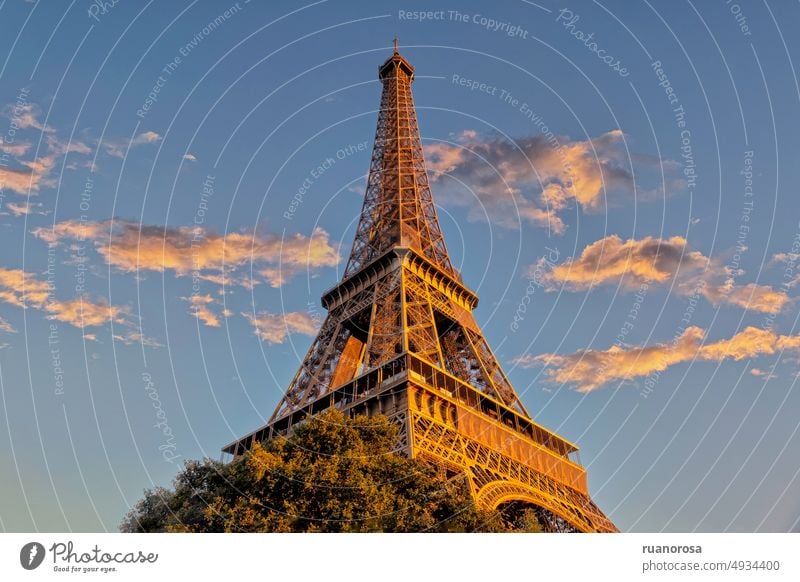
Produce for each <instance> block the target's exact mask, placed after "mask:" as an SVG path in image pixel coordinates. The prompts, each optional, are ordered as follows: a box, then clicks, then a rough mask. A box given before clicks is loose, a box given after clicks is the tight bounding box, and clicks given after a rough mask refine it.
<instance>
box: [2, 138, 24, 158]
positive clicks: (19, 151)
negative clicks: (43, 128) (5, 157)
mask: <svg viewBox="0 0 800 582" xmlns="http://www.w3.org/2000/svg"><path fill="white" fill-rule="evenodd" d="M30 149H31V144H29V143H26V142H20V143H13V142H12V143H6V142H5V141H3V138H2V137H0V152H3V153H5V154H9V155H12V156H14V157H15V158H18V157H21V156H24V155H25V154H27V153H28V151H29V150H30Z"/></svg>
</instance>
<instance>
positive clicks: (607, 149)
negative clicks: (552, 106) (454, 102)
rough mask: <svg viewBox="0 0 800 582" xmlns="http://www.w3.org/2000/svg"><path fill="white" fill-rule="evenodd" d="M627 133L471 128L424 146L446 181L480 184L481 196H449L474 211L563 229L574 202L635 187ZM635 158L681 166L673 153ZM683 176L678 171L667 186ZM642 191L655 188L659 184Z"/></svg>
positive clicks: (589, 203)
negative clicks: (452, 140) (578, 135)
mask: <svg viewBox="0 0 800 582" xmlns="http://www.w3.org/2000/svg"><path fill="white" fill-rule="evenodd" d="M623 138H624V136H623V134H622V132H621V131H619V130H613V131H609V132H608V133H605V134H603V135H601V136H599V137H596V138H593V139H587V140H583V141H581V140H578V141H574V140H570V139H568V138H566V137H563V136H556V135H553V134H547V135H535V136H532V137H524V138H520V139H516V140H514V141H510V140H508V139H506V138H504V137H502V136H496V135H494V136H484V135H481V134H478V133H477V132H475V131H473V130H466V131H464V132H462V133H461V135H460V136H459V137H458V139H457V142H458V143H456V144H448V143H436V144H430V145H427V146H425V154H426V157H427V160H428V167H429V169H430V170H431V172H432V177H431V179H432V180H433V181H435V182H438V183H439V184H440V188H442V187H444V188H445V193H446V188H447V187H448V186H452V185H454V184H456V183H458V182H461V183H463V184H467V185H469V187H471V188H472V189H473V192H474V193H475V198H466V197H464V196H458V197H450V198H448V200H451V201H452V202H453V203H459V204H462V205H468V206H470V210H471V212H470V217H471V218H473V219H477V218H480V217H483V216H484V213H486V214H488V217H489V219H491V220H492V221H493V222H495V223H497V224H498V225H500V226H505V227H509V228H517V227H518V226H519V224H520V223H525V222H527V223H531V224H534V225H537V226H546V227H549V228H550V229H551V230H552V231H553V232H555V233H562V232H563V231H564V229H565V225H564V222H563V220H562V219H561V218H560V216H559V213H560V212H561V211H563V210H565V209H566V208H568V207H569V205H570V203H572V202H576V203H577V204H578V205H579V206H580V207H581V208H583V209H586V210H597V209H600V208H601V207H603V206H604V204H605V200H606V194H607V193H610V192H615V191H623V192H627V193H633V192H634V188H635V184H634V179H633V174H632V172H631V169H630V165H631V164H630V161H629V160H628V157H627V155H626V153H625V150H624V148H623V145H624V142H623ZM635 161H636V163H637V164H638V165H639V166H640V167H642V166H646V167H651V168H652V167H663V168H665V169H666V173H667V174H668V175H672V174H673V173H674V172H673V168H674V167H675V163H674V162H671V161H660V160H656V159H653V158H649V157H647V156H635ZM445 176H448V177H450V178H452V180H445V179H444V177H445ZM681 184H682V182H681V181H680V180H678V179H674V180H672V181H671V183H670V185H669V186H668V187H670V188H674V187H680V185H681ZM639 193H640V194H647V195H648V196H652V195H653V191H652V190H649V191H644V190H639Z"/></svg>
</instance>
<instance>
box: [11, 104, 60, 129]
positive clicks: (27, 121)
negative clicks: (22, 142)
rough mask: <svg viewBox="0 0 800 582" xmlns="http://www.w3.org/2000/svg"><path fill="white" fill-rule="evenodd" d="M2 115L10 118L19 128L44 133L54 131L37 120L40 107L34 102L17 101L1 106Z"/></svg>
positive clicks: (40, 111)
mask: <svg viewBox="0 0 800 582" xmlns="http://www.w3.org/2000/svg"><path fill="white" fill-rule="evenodd" d="M3 116H4V117H7V118H8V119H10V120H11V121H12V123H14V124H15V125H16V126H17V127H18V128H19V129H38V130H39V131H41V132H44V133H53V132H55V130H54V129H53V128H52V127H49V126H45V125H44V124H43V123H42V122H41V121H39V118H40V117H41V116H42V109H41V107H39V106H38V105H36V104H35V103H25V102H22V103H20V102H17V103H14V104H10V105H6V106H5V107H4V108H3Z"/></svg>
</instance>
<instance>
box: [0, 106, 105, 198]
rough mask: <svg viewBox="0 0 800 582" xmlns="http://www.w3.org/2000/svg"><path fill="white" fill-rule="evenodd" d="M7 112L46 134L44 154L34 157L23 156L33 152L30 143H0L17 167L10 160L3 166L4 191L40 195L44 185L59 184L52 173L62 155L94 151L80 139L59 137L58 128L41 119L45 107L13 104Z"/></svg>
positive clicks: (0, 182) (0, 169)
mask: <svg viewBox="0 0 800 582" xmlns="http://www.w3.org/2000/svg"><path fill="white" fill-rule="evenodd" d="M3 115H4V116H5V117H8V118H9V119H11V120H12V122H13V123H15V124H16V125H17V127H18V128H20V129H37V130H39V131H41V132H42V134H43V135H44V138H45V139H44V147H43V153H41V155H38V156H37V157H36V158H34V159H28V160H25V159H22V158H23V157H24V156H25V155H27V154H28V153H29V152H30V149H31V145H30V144H29V143H26V142H15V143H13V144H9V143H2V144H0V151H1V152H3V155H12V156H14V158H15V162H16V166H17V167H10V166H9V164H8V163H5V164H3V165H0V190H2V189H6V188H7V189H9V190H11V191H13V192H16V193H17V194H36V193H37V192H38V191H39V190H40V189H41V188H44V187H51V186H54V185H55V182H54V180H53V179H52V178H51V173H52V171H53V169H54V168H55V166H56V163H57V162H58V160H59V159H60V158H62V157H63V156H66V155H67V154H70V153H74V154H80V155H86V154H90V153H91V152H92V149H91V148H90V147H89V146H87V145H86V144H85V143H83V142H81V141H79V140H71V141H64V140H61V139H59V138H58V137H57V136H56V132H55V129H53V128H52V127H50V126H45V125H44V124H43V123H42V122H40V121H39V116H40V115H41V110H40V109H39V107H38V106H36V105H34V104H32V103H27V104H17V105H9V106H7V107H5V108H4V109H3Z"/></svg>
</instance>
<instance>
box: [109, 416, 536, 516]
mask: <svg viewBox="0 0 800 582" xmlns="http://www.w3.org/2000/svg"><path fill="white" fill-rule="evenodd" d="M396 437H397V429H396V427H395V426H394V425H393V424H391V423H390V422H389V420H388V419H387V418H386V417H384V416H372V417H365V416H360V417H356V418H353V419H350V418H348V417H346V416H345V415H343V414H342V413H341V412H339V411H337V410H330V411H328V412H326V413H324V414H320V415H318V416H315V417H313V418H311V419H309V420H308V421H307V422H305V423H304V424H302V425H301V426H299V427H297V428H296V430H295V431H294V433H293V434H292V435H291V436H290V437H289V438H287V439H273V440H271V441H267V442H265V443H262V444H256V445H255V446H254V447H253V448H252V450H251V451H249V452H248V453H247V454H245V455H243V456H242V457H241V458H238V459H236V460H234V461H232V462H230V463H227V464H223V463H220V462H217V461H212V460H209V459H206V460H204V461H189V462H186V463H185V465H184V468H183V470H182V471H180V472H179V473H178V475H177V476H176V478H175V480H174V483H173V485H174V488H173V489H172V490H168V489H165V488H163V487H157V488H154V489H149V490H147V491H145V495H144V497H143V498H142V499H141V500H140V501H138V502H137V503H136V505H135V506H134V507H133V508H132V509H131V511H130V512H129V513H128V514H127V516H126V517H125V519H124V520H123V522H122V524H121V525H120V529H121V531H123V532H162V531H174V532H377V531H384V532H419V531H433V532H473V531H483V532H497V531H511V530H513V531H541V530H540V528H539V525H538V523H537V522H536V520H535V518H534V517H531V516H530V515H526V516H525V519H523V520H519V519H509V518H508V516H504V515H503V514H501V513H497V512H485V511H481V510H479V509H478V508H477V507H476V506H475V504H474V502H473V500H472V498H471V496H470V493H469V489H468V487H467V484H466V481H465V479H460V480H459V479H455V480H449V481H444V480H441V479H440V478H438V477H437V475H436V472H435V470H434V469H433V467H431V466H430V465H429V464H427V463H424V462H421V461H418V460H413V459H408V458H406V457H405V456H402V455H398V454H396V453H395V452H393V447H394V443H395V442H396Z"/></svg>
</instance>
